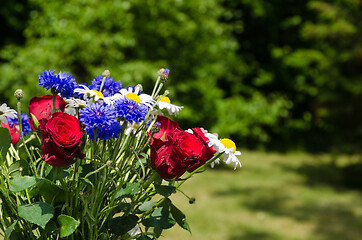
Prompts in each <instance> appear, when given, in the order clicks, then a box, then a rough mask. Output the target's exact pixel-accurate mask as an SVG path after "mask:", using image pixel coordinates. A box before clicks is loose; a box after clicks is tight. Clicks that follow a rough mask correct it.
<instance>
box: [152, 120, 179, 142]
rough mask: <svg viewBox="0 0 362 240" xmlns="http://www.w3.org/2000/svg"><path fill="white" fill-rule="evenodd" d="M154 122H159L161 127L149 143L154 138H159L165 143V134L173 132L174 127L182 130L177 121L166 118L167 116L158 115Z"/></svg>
mask: <svg viewBox="0 0 362 240" xmlns="http://www.w3.org/2000/svg"><path fill="white" fill-rule="evenodd" d="M156 122H159V123H160V124H161V129H160V131H159V132H158V133H156V134H154V135H153V138H152V140H151V144H152V143H153V140H155V139H157V140H160V141H161V142H163V143H165V142H167V140H168V138H167V135H169V133H173V131H174V130H175V129H180V130H182V129H181V128H180V126H179V125H178V123H177V122H175V121H172V120H170V119H168V118H167V117H163V116H158V117H157V120H156Z"/></svg>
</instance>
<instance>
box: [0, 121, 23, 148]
mask: <svg viewBox="0 0 362 240" xmlns="http://www.w3.org/2000/svg"><path fill="white" fill-rule="evenodd" d="M1 127H6V128H7V129H9V132H10V137H11V143H12V144H13V145H15V144H16V143H17V142H19V139H20V131H19V129H17V128H16V126H15V124H13V126H12V127H10V126H9V124H5V123H4V122H1Z"/></svg>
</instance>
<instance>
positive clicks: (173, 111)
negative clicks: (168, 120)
mask: <svg viewBox="0 0 362 240" xmlns="http://www.w3.org/2000/svg"><path fill="white" fill-rule="evenodd" d="M157 106H158V107H159V108H160V109H167V111H168V114H170V115H175V116H176V115H177V114H178V112H179V111H180V110H181V109H182V108H183V106H176V105H174V104H172V103H171V100H170V98H169V97H166V96H160V101H158V102H157Z"/></svg>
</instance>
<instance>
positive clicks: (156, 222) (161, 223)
mask: <svg viewBox="0 0 362 240" xmlns="http://www.w3.org/2000/svg"><path fill="white" fill-rule="evenodd" d="M169 208H170V200H169V199H168V200H166V201H165V202H163V203H162V204H161V205H160V207H158V208H156V209H155V210H154V211H153V213H152V214H151V216H150V217H147V218H144V219H143V220H142V224H143V225H145V226H146V227H155V228H162V229H168V228H171V227H172V226H174V225H175V224H176V222H175V220H174V219H173V218H172V216H171V214H170V210H169Z"/></svg>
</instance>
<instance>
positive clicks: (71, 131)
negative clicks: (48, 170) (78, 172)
mask: <svg viewBox="0 0 362 240" xmlns="http://www.w3.org/2000/svg"><path fill="white" fill-rule="evenodd" d="M39 128H40V130H41V134H42V144H41V150H42V153H43V156H42V158H43V160H44V161H45V162H47V163H49V164H50V165H52V166H54V167H63V166H68V165H70V164H72V163H73V159H74V158H76V157H79V158H83V157H84V156H85V155H84V154H82V152H81V149H80V145H81V143H82V136H83V130H82V128H81V126H80V121H79V120H78V119H77V118H75V117H73V116H71V115H69V114H67V113H62V112H55V113H53V115H52V118H50V119H47V118H42V119H40V121H39Z"/></svg>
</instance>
